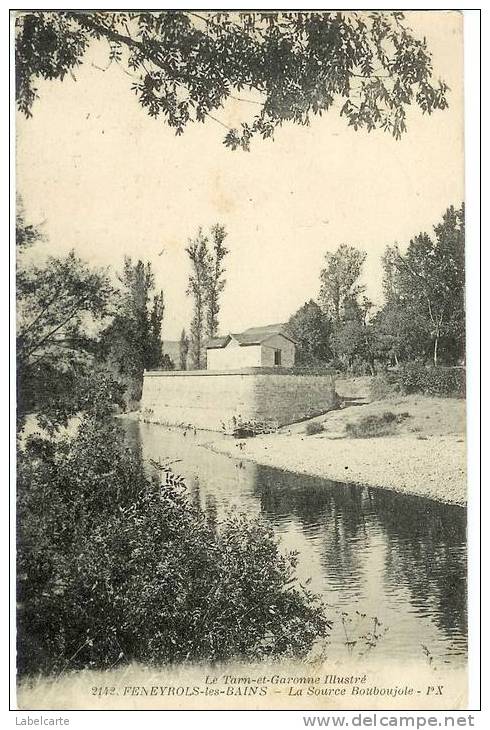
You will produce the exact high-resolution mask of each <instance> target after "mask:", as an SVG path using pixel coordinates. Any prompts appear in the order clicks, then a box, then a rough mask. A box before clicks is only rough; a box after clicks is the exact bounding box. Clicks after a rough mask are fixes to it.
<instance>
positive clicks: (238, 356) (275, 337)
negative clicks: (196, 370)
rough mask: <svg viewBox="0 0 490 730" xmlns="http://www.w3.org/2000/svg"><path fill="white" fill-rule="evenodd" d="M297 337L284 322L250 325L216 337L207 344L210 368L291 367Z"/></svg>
mask: <svg viewBox="0 0 490 730" xmlns="http://www.w3.org/2000/svg"><path fill="white" fill-rule="evenodd" d="M295 349H296V346H295V343H294V340H292V339H291V337H290V336H289V335H288V334H287V333H286V332H285V330H284V325H283V324H270V325H267V326H265V327H250V329H248V330H245V332H240V333H238V334H229V335H226V336H225V337H214V338H212V339H210V340H208V342H207V344H206V354H207V369H208V370H235V369H237V368H257V367H264V368H274V367H283V368H292V367H293V366H294V355H295Z"/></svg>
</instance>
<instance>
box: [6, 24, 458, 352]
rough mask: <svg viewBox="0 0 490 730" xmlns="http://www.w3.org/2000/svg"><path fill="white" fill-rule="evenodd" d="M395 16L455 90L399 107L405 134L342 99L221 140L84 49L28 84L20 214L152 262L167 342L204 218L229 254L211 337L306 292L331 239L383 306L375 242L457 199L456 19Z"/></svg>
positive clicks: (231, 110) (234, 108)
mask: <svg viewBox="0 0 490 730" xmlns="http://www.w3.org/2000/svg"><path fill="white" fill-rule="evenodd" d="M407 16H408V19H409V23H410V25H411V26H412V28H413V29H414V30H416V31H417V32H419V33H420V34H421V35H425V36H426V37H427V41H428V44H429V48H430V49H431V50H432V53H433V65H434V72H435V77H436V78H439V77H441V78H443V79H444V80H445V81H446V82H447V83H448V84H449V86H450V89H451V91H450V93H449V96H448V100H449V105H450V108H449V109H448V110H445V111H438V112H435V113H434V114H433V115H431V116H423V115H422V114H421V112H419V111H417V110H416V109H415V107H414V108H413V109H412V110H410V112H409V116H408V132H407V133H406V134H405V136H404V137H403V138H402V140H401V141H396V140H394V139H393V138H392V137H391V136H389V135H388V134H386V133H384V132H382V131H378V132H372V133H371V134H367V133H365V132H361V131H357V132H356V131H354V130H353V129H352V128H349V127H347V123H346V121H345V119H344V118H340V117H339V114H338V111H339V110H338V108H333V109H332V110H331V111H330V112H328V113H327V114H324V115H323V116H322V117H316V118H314V119H313V121H312V124H311V126H310V127H298V126H293V125H285V126H284V127H283V128H280V129H278V130H277V131H276V134H275V139H274V141H271V140H267V141H263V140H261V139H260V138H257V139H255V140H253V141H252V145H251V151H250V152H249V153H247V152H243V151H239V150H237V151H235V152H232V151H231V150H229V149H227V148H226V147H225V146H224V145H223V144H222V141H223V138H224V135H225V133H226V130H225V129H224V128H223V127H222V126H220V124H218V123H216V122H215V121H213V120H208V121H206V123H205V124H194V125H190V126H188V127H187V128H186V129H185V131H184V134H183V135H182V136H181V137H176V136H175V134H174V132H173V131H172V130H171V129H170V128H168V127H167V126H166V125H165V123H164V121H163V119H156V120H154V119H151V118H150V117H148V116H147V114H146V112H145V111H144V110H143V109H142V108H141V107H140V106H139V105H138V102H137V99H136V96H135V95H134V94H133V93H132V92H131V78H129V77H128V75H126V73H125V72H124V71H123V69H122V68H121V67H120V66H118V65H117V64H113V65H112V66H111V67H110V68H109V69H108V70H107V71H105V72H103V71H100V70H98V69H97V68H95V67H94V65H93V64H97V65H99V66H106V65H107V55H106V53H105V51H104V50H103V49H104V48H105V47H102V46H98V45H94V47H93V48H92V49H91V51H90V53H89V54H87V56H86V59H85V61H84V63H83V64H82V66H81V67H80V68H79V69H78V70H77V71H76V72H75V76H76V80H74V79H72V78H71V77H70V76H67V78H66V79H65V80H64V81H63V82H60V81H51V82H39V84H38V89H39V94H40V99H39V100H37V101H36V102H35V105H34V107H33V115H34V116H33V118H31V119H28V120H26V119H25V118H23V117H22V116H20V115H19V117H18V121H17V190H18V192H19V193H20V195H21V196H22V198H23V202H24V207H25V209H26V216H27V219H28V220H29V222H32V223H41V222H43V226H42V227H43V230H44V232H45V234H46V237H47V242H46V243H44V244H40V246H42V248H43V250H44V251H49V253H52V254H63V253H66V252H67V251H69V250H70V249H71V248H74V249H75V250H76V251H77V253H78V254H79V255H80V256H82V257H83V258H85V259H87V260H89V261H90V262H91V263H92V264H94V265H95V264H96V265H111V266H112V267H115V268H120V267H121V264H122V259H123V256H124V255H125V254H126V255H130V256H132V257H133V258H142V259H145V260H149V261H150V262H151V263H152V266H153V269H154V271H155V275H156V283H157V286H158V288H162V289H163V291H164V295H165V301H166V313H165V320H164V329H163V336H164V339H178V337H179V335H180V331H181V329H182V327H186V328H188V326H189V322H190V317H191V310H192V302H191V300H190V298H189V297H186V295H185V290H186V287H187V278H188V274H189V262H188V257H187V255H186V253H185V250H184V249H185V246H186V244H187V240H188V238H189V237H192V236H194V235H195V234H196V232H197V229H198V227H199V226H202V227H203V228H208V227H209V226H210V225H212V224H213V223H216V222H220V223H222V224H224V225H225V226H226V229H227V231H228V238H227V240H226V245H227V247H228V248H229V250H230V253H229V255H228V257H227V258H226V269H227V274H226V278H227V285H226V288H225V291H224V293H223V295H222V305H221V313H220V323H221V326H220V330H221V332H223V333H226V332H228V331H240V330H242V329H245V328H247V327H250V326H254V325H261V324H268V323H273V322H281V321H285V320H287V319H288V318H289V316H290V315H291V314H292V313H293V312H294V311H295V310H296V309H297V308H298V307H300V306H301V305H302V304H303V303H304V302H305V301H306V300H308V299H310V298H316V297H317V295H318V291H319V272H320V269H321V267H322V260H323V257H324V254H325V252H326V251H333V250H335V249H336V248H337V246H338V245H339V244H341V243H347V244H350V245H353V246H357V247H359V248H362V249H364V250H365V251H367V253H368V257H367V261H366V264H365V270H364V275H363V280H364V283H366V285H367V292H368V295H369V296H370V297H371V298H372V299H373V300H374V301H376V302H377V303H379V302H380V301H381V276H382V268H381V261H380V257H381V255H382V253H383V251H384V249H385V247H386V245H387V244H392V243H393V242H395V241H398V242H399V243H400V245H401V246H402V247H403V246H404V245H406V244H407V243H408V241H409V239H410V238H411V237H412V236H413V235H415V234H417V233H418V232H419V231H421V230H427V231H431V230H432V226H433V225H434V224H435V223H437V222H438V221H439V219H440V218H441V216H442V213H443V212H444V210H445V209H446V208H447V207H448V206H449V205H450V204H454V205H459V204H460V203H461V201H462V199H463V195H464V192H463V191H464V187H463V185H464V180H463V107H462V104H463V102H462V98H463V97H462V34H461V30H462V29H461V24H462V20H461V17H460V15H459V14H458V13H456V12H450V13H447V12H426V13H422V12H411V13H410V12H409V13H407ZM240 96H241V97H246V98H250V99H251V98H252V97H251V96H248V94H247V92H246V91H242V92H240ZM256 109H257V107H256V106H255V105H254V104H250V103H246V102H243V103H241V102H235V101H232V102H231V103H229V104H227V106H226V108H225V109H222V110H219V111H217V112H216V117H217V118H219V119H220V120H222V121H223V122H225V123H227V124H231V125H238V122H239V121H245V120H246V119H247V118H251V117H252V116H253V114H254V112H255V111H256ZM162 248H163V249H164V253H163V254H162V255H161V256H158V253H159V252H160V251H161V250H162Z"/></svg>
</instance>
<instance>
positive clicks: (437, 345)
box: [434, 334, 439, 367]
mask: <svg viewBox="0 0 490 730" xmlns="http://www.w3.org/2000/svg"><path fill="white" fill-rule="evenodd" d="M438 348H439V335H438V334H436V339H435V340H434V367H437V350H438Z"/></svg>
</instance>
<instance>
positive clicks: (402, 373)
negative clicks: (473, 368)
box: [370, 363, 466, 400]
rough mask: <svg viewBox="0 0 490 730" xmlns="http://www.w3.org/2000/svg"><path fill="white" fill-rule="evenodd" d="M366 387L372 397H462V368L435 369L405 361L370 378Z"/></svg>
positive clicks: (379, 398)
mask: <svg viewBox="0 0 490 730" xmlns="http://www.w3.org/2000/svg"><path fill="white" fill-rule="evenodd" d="M370 390H371V398H372V399H373V400H383V399H384V398H390V397H393V396H396V395H400V394H402V395H407V394H410V393H422V394H423V395H429V396H443V397H452V398H464V397H465V393H466V371H465V369H464V368H448V367H437V368H435V367H426V366H425V365H423V364H422V363H407V364H406V365H403V366H402V367H401V368H400V369H399V370H391V371H388V372H386V373H383V374H381V375H378V376H376V377H375V378H373V380H372V382H371V387H370Z"/></svg>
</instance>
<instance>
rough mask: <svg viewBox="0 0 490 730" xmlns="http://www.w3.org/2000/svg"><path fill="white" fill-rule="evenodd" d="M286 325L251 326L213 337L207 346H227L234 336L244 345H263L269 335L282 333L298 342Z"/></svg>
mask: <svg viewBox="0 0 490 730" xmlns="http://www.w3.org/2000/svg"><path fill="white" fill-rule="evenodd" d="M284 327H285V325H284V324H282V323H280V324H268V325H265V326H263V327H249V329H247V330H245V331H244V332H237V333H232V334H230V335H226V337H213V338H212V339H210V340H208V342H207V344H206V347H207V348H208V349H217V348H221V347H226V345H227V344H228V343H229V341H230V339H231V338H232V337H233V339H234V340H236V341H237V342H238V343H239V344H240V346H242V347H243V346H246V345H261V344H262V343H263V342H265V341H266V340H268V339H269V337H273V336H274V335H282V336H283V337H285V338H286V339H287V340H290V341H291V342H293V343H294V344H296V343H295V342H294V340H293V338H292V337H290V336H289V335H288V334H287V333H286V332H285V329H284Z"/></svg>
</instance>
